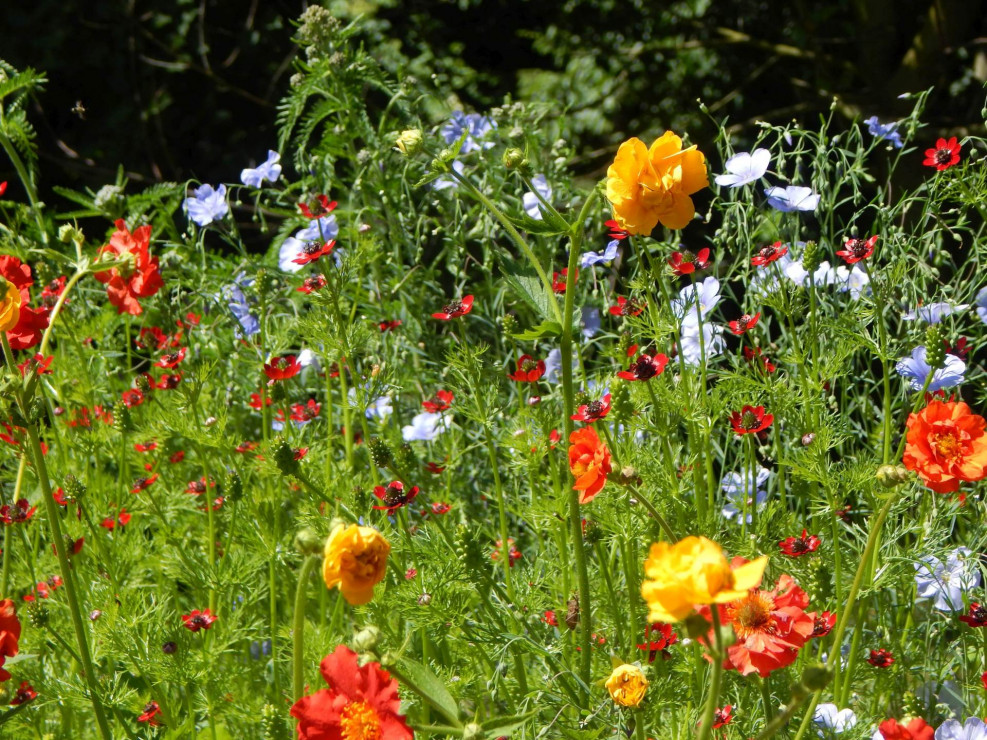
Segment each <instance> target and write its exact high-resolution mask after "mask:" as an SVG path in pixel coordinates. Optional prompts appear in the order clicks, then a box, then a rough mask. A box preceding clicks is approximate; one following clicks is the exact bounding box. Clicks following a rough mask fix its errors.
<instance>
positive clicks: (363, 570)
mask: <svg viewBox="0 0 987 740" xmlns="http://www.w3.org/2000/svg"><path fill="white" fill-rule="evenodd" d="M390 551H391V545H390V544H389V543H388V541H387V540H385V539H384V536H383V535H382V534H381V533H380V532H378V531H377V530H376V529H374V528H373V527H361V526H359V525H357V524H351V525H349V526H346V525H344V524H339V525H337V526H336V528H335V529H333V530H332V532H331V533H330V535H329V539H327V540H326V546H325V561H324V562H323V564H322V577H323V579H324V580H325V582H326V586H327V587H328V588H336V587H337V586H338V587H339V590H340V592H341V593H342V594H343V598H344V599H346V601H347V602H348V603H350V604H353V605H354V606H357V605H360V604H366V603H367V602H369V601H370V600H371V599H372V598H373V597H374V586H375V585H377V584H378V583H380V582H381V581H382V580H383V579H384V576H385V575H386V573H387V555H388V553H390Z"/></svg>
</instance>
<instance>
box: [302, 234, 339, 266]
mask: <svg viewBox="0 0 987 740" xmlns="http://www.w3.org/2000/svg"><path fill="white" fill-rule="evenodd" d="M335 248H336V240H335V239H332V240H331V241H327V242H321V241H318V240H313V241H310V242H306V244H305V246H304V247H302V248H301V249H300V250H299V251H298V256H297V257H295V259H293V260H292V262H294V263H295V264H296V265H307V264H308V263H309V262H315V261H316V260H317V259H319V258H321V257H325V256H326V255H327V254H332V250H333V249H335Z"/></svg>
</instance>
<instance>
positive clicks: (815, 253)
mask: <svg viewBox="0 0 987 740" xmlns="http://www.w3.org/2000/svg"><path fill="white" fill-rule="evenodd" d="M821 258H822V250H821V249H819V245H818V244H817V243H816V242H814V241H810V242H806V243H805V250H804V251H803V252H802V267H803V268H805V271H806V272H807V273H809V274H810V275H812V274H813V273H814V272H815V271H816V270H817V269H818V268H819V263H820V261H821Z"/></svg>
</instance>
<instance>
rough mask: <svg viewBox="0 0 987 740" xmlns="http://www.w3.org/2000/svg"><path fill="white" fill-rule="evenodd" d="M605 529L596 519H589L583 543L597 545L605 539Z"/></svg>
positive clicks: (584, 530) (584, 531)
mask: <svg viewBox="0 0 987 740" xmlns="http://www.w3.org/2000/svg"><path fill="white" fill-rule="evenodd" d="M603 534H604V533H603V528H602V527H601V526H600V524H599V522H597V521H596V520H595V519H587V520H586V526H585V528H584V529H583V541H584V542H585V543H586V544H588V545H595V544H596V543H597V542H600V541H601V540H602V539H603Z"/></svg>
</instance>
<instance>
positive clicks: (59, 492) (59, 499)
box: [51, 486, 69, 506]
mask: <svg viewBox="0 0 987 740" xmlns="http://www.w3.org/2000/svg"><path fill="white" fill-rule="evenodd" d="M51 497H52V499H54V501H55V503H56V504H58V505H59V506H68V505H69V501H68V499H67V498H66V497H65V489H64V488H62V487H61V486H59V487H58V488H56V489H55V490H54V491H52V492H51Z"/></svg>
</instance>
